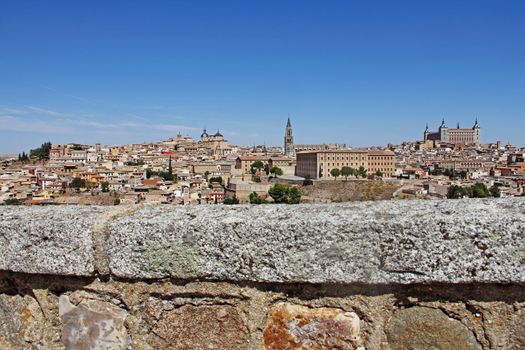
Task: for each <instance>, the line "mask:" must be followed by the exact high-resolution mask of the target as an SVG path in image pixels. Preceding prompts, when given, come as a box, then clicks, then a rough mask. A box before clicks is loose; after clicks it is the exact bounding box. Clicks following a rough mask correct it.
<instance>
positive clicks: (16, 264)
mask: <svg viewBox="0 0 525 350" xmlns="http://www.w3.org/2000/svg"><path fill="white" fill-rule="evenodd" d="M102 213H103V208H94V207H85V208H79V207H66V206H64V207H38V208H37V207H31V208H26V207H10V206H4V207H0V270H9V271H18V272H27V273H47V274H60V275H77V276H88V275H92V274H93V273H94V271H95V258H94V254H93V241H92V236H93V226H94V223H95V222H96V220H97V217H98V216H99V215H101V214H102Z"/></svg>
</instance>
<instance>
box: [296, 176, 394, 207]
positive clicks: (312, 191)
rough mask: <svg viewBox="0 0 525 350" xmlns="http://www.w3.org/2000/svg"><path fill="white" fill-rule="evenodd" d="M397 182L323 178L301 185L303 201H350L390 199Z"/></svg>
mask: <svg viewBox="0 0 525 350" xmlns="http://www.w3.org/2000/svg"><path fill="white" fill-rule="evenodd" d="M400 187H401V185H399V184H392V183H385V182H383V181H369V180H349V181H344V180H337V181H333V180H325V181H317V182H315V183H314V184H313V185H311V186H304V187H302V189H303V192H304V196H303V199H302V201H303V202H305V203H315V202H323V203H328V202H351V201H366V200H381V199H391V198H392V194H393V193H394V192H395V191H396V190H397V189H399V188H400Z"/></svg>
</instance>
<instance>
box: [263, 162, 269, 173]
mask: <svg viewBox="0 0 525 350" xmlns="http://www.w3.org/2000/svg"><path fill="white" fill-rule="evenodd" d="M264 172H265V173H266V175H269V174H270V166H269V165H268V163H266V164H264Z"/></svg>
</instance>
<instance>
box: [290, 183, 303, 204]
mask: <svg viewBox="0 0 525 350" xmlns="http://www.w3.org/2000/svg"><path fill="white" fill-rule="evenodd" d="M302 195H303V192H302V191H301V189H300V188H299V187H295V186H292V187H291V188H290V191H289V193H288V197H289V199H288V203H289V204H299V202H301V196H302Z"/></svg>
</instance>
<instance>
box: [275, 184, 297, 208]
mask: <svg viewBox="0 0 525 350" xmlns="http://www.w3.org/2000/svg"><path fill="white" fill-rule="evenodd" d="M268 194H269V195H270V197H272V198H273V201H274V203H288V204H297V203H299V202H300V201H301V196H302V194H303V193H302V191H301V189H300V188H298V187H295V186H290V185H286V184H281V183H277V184H275V185H273V186H272V187H270V189H269V190H268Z"/></svg>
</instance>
